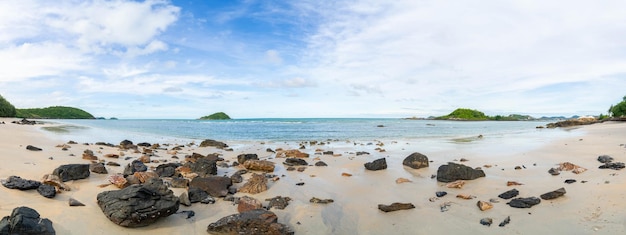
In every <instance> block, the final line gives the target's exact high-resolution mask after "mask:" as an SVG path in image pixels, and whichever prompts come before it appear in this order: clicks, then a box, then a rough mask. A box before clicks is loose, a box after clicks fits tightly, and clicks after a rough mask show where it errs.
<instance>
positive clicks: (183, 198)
mask: <svg viewBox="0 0 626 235" xmlns="http://www.w3.org/2000/svg"><path fill="white" fill-rule="evenodd" d="M178 202H179V203H180V204H181V205H183V206H191V201H190V200H189V194H187V192H182V193H181V194H180V196H178Z"/></svg>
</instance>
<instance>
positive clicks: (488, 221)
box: [480, 218, 493, 226]
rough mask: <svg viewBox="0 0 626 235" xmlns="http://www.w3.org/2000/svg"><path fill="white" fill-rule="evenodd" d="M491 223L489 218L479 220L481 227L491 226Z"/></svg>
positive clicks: (491, 220)
mask: <svg viewBox="0 0 626 235" xmlns="http://www.w3.org/2000/svg"><path fill="white" fill-rule="evenodd" d="M492 223H493V219H491V218H482V219H480V224H482V225H485V226H491V224H492Z"/></svg>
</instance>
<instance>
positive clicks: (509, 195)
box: [498, 189, 519, 199]
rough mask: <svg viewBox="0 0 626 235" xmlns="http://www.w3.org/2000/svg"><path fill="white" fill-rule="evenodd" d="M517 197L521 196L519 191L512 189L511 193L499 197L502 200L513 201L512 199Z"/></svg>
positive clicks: (507, 192)
mask: <svg viewBox="0 0 626 235" xmlns="http://www.w3.org/2000/svg"><path fill="white" fill-rule="evenodd" d="M517 195H519V191H517V189H511V190H509V191H506V192H504V193H502V194H500V195H498V197H499V198H502V199H511V198H514V197H517Z"/></svg>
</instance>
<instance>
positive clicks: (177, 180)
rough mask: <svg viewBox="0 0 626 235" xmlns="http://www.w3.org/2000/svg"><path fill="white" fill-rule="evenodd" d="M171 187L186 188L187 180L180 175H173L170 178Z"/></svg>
mask: <svg viewBox="0 0 626 235" xmlns="http://www.w3.org/2000/svg"><path fill="white" fill-rule="evenodd" d="M170 184H171V186H170V187H172V188H187V186H189V180H188V179H185V178H181V177H174V178H172V179H171V180H170Z"/></svg>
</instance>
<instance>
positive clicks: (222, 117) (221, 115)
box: [200, 112, 231, 120]
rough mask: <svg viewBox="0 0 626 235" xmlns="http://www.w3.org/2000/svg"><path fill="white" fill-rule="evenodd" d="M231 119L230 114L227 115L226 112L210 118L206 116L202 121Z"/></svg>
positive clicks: (212, 115)
mask: <svg viewBox="0 0 626 235" xmlns="http://www.w3.org/2000/svg"><path fill="white" fill-rule="evenodd" d="M229 119H231V118H230V117H229V116H228V114H225V113H224V112H218V113H214V114H211V115H209V116H204V117H201V118H200V120H229Z"/></svg>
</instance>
